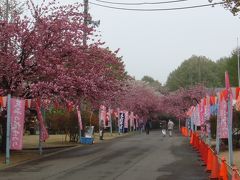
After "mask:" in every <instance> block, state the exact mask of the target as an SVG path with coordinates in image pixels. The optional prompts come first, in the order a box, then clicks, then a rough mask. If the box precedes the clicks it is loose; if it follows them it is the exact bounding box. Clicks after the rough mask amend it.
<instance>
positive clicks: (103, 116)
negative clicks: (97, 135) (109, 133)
mask: <svg viewBox="0 0 240 180" xmlns="http://www.w3.org/2000/svg"><path fill="white" fill-rule="evenodd" d="M99 113H100V119H99V122H101V121H103V125H104V127H106V119H107V118H106V116H107V108H106V107H105V106H104V105H101V106H100V109H99ZM100 124H102V123H100Z"/></svg>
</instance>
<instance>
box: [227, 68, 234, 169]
mask: <svg viewBox="0 0 240 180" xmlns="http://www.w3.org/2000/svg"><path fill="white" fill-rule="evenodd" d="M225 85H226V91H227V98H226V99H227V108H226V114H227V119H228V152H229V164H230V165H233V145H232V113H233V108H232V104H233V94H232V89H231V87H230V82H229V76H228V72H227V71H226V72H225Z"/></svg>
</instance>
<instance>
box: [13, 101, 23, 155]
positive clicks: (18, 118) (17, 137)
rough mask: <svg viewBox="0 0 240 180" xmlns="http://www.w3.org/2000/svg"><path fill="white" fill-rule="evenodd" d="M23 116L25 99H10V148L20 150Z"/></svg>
mask: <svg viewBox="0 0 240 180" xmlns="http://www.w3.org/2000/svg"><path fill="white" fill-rule="evenodd" d="M24 118H25V100H21V99H16V98H12V99H11V131H10V132H11V134H10V142H11V145H10V149H12V150H22V146H23V126H24Z"/></svg>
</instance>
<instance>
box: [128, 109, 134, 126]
mask: <svg viewBox="0 0 240 180" xmlns="http://www.w3.org/2000/svg"><path fill="white" fill-rule="evenodd" d="M129 118H130V128H132V127H134V114H133V112H131V113H130V117H129Z"/></svg>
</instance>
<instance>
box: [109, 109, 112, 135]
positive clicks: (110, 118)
mask: <svg viewBox="0 0 240 180" xmlns="http://www.w3.org/2000/svg"><path fill="white" fill-rule="evenodd" d="M111 112H112V111H111V107H110V108H109V120H110V133H111V136H112V113H111Z"/></svg>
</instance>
